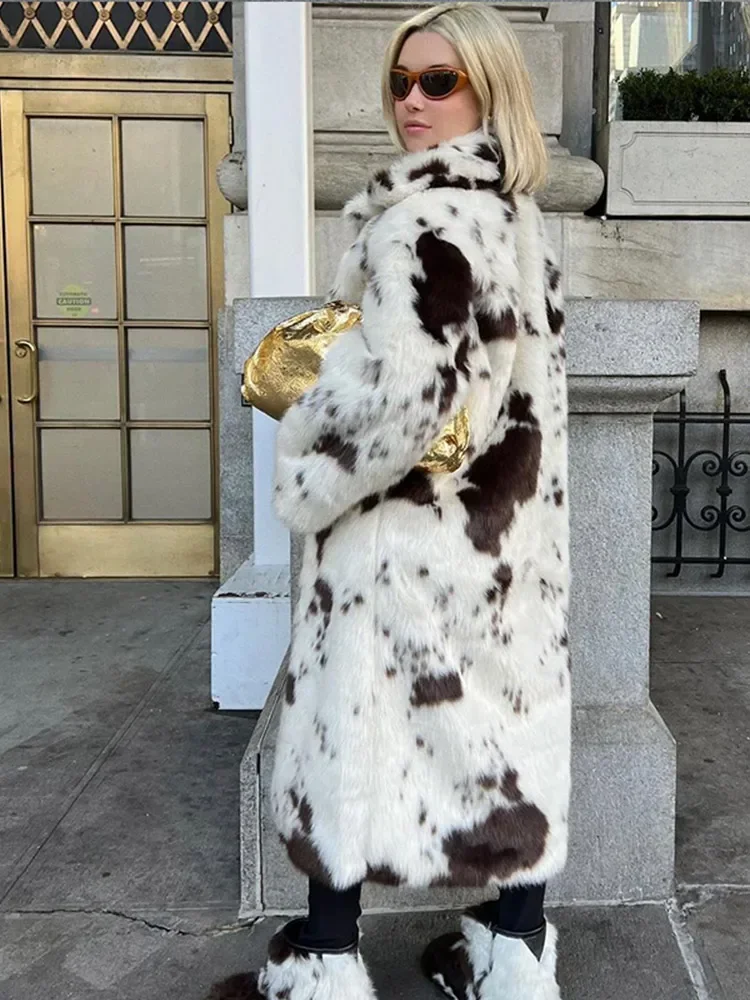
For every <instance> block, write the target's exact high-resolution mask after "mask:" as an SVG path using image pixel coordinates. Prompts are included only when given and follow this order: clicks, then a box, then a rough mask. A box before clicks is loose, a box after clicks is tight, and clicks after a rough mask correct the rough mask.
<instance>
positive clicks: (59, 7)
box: [0, 2, 232, 55]
mask: <svg viewBox="0 0 750 1000" xmlns="http://www.w3.org/2000/svg"><path fill="white" fill-rule="evenodd" d="M0 48H4V49H23V50H27V51H28V50H43V49H54V50H55V51H58V52H82V51H88V52H118V51H127V52H165V53H172V54H177V55H186V54H190V53H200V54H202V55H228V54H230V53H231V51H232V5H231V3H196V2H191V3H153V2H149V3H123V2H118V3H114V2H110V3H2V2H0Z"/></svg>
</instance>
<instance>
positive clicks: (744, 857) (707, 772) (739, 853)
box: [651, 597, 750, 885]
mask: <svg viewBox="0 0 750 1000" xmlns="http://www.w3.org/2000/svg"><path fill="white" fill-rule="evenodd" d="M658 615H661V616H662V617H661V618H659V617H658ZM680 623H681V627H682V635H681V636H680V631H681V629H680ZM709 635H710V636H713V642H714V644H713V645H711V644H710V643H709V640H708V638H707V637H708V636H709ZM691 637H692V638H694V639H695V642H696V644H697V650H698V652H696V649H695V648H693V647H692V646H691V644H690V643H691ZM652 638H653V642H652V645H653V647H654V649H655V650H658V651H659V652H660V654H661V656H663V657H664V658H663V659H662V658H655V659H653V660H652V663H651V694H652V699H653V701H654V704H655V705H656V707H657V709H658V710H659V712H661V714H662V716H663V718H664V721H665V722H666V723H667V726H668V727H669V729H670V730H671V732H672V734H673V736H674V737H675V739H676V741H677V841H676V851H677V857H676V876H677V881H678V883H688V884H705V883H732V884H735V883H739V884H745V885H747V884H750V781H748V775H749V774H750V724H749V723H748V719H750V653H745V652H743V648H744V644H745V643H747V645H748V647H749V648H750V600H746V599H741V598H718V597H716V598H704V599H700V598H692V599H687V598H659V599H656V600H655V601H654V616H653V626H652ZM672 641H674V642H675V643H676V645H677V652H672V651H670V643H671V642H672ZM704 650H706V651H708V650H710V653H711V655H708V654H707V655H706V656H705V657H703V658H701V656H700V655H699V653H700V652H702V651H704Z"/></svg>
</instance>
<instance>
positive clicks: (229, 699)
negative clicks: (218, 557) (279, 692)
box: [211, 560, 291, 709]
mask: <svg viewBox="0 0 750 1000" xmlns="http://www.w3.org/2000/svg"><path fill="white" fill-rule="evenodd" d="M290 632H291V615H290V608H289V567H288V566H254V565H253V564H252V561H251V560H248V561H247V562H245V563H243V564H242V566H240V568H239V569H238V570H237V572H236V573H234V575H233V576H231V577H230V578H229V579H228V580H227V581H226V583H224V584H223V585H222V586H221V587H220V588H219V589H218V590H217V591H216V593H215V594H214V596H213V599H212V601H211V698H212V699H213V701H214V702H215V703H216V704H217V705H218V707H219V708H220V709H261V708H263V706H264V704H265V702H266V698H267V697H268V693H269V691H270V690H271V686H272V685H273V682H274V678H275V677H276V675H277V673H278V671H279V664H280V663H281V662H282V660H283V658H284V653H285V652H286V649H287V647H288V645H289V638H290Z"/></svg>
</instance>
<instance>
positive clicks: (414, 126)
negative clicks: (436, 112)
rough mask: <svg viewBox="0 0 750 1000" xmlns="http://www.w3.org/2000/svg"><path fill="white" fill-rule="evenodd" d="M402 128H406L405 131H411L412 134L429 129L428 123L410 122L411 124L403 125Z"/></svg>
mask: <svg viewBox="0 0 750 1000" xmlns="http://www.w3.org/2000/svg"><path fill="white" fill-rule="evenodd" d="M404 128H405V129H406V131H407V132H410V133H412V134H414V135H419V134H421V133H422V132H427V131H428V130H429V128H430V126H429V125H417V124H416V123H412V124H411V125H405V126H404Z"/></svg>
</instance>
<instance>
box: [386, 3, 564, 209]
mask: <svg viewBox="0 0 750 1000" xmlns="http://www.w3.org/2000/svg"><path fill="white" fill-rule="evenodd" d="M417 31H433V32H435V34H437V35H441V36H442V37H443V38H444V39H445V40H446V41H448V42H450V43H451V45H452V46H453V48H454V49H455V50H456V52H457V53H458V56H459V59H460V60H461V62H462V63H463V66H462V67H460V66H459V67H457V68H458V69H460V68H463V69H465V70H466V72H467V74H468V76H469V83H470V84H471V86H472V88H473V90H474V93H475V94H476V96H477V100H478V102H479V108H480V112H481V115H482V128H483V130H484V132H485V133H486V134H490V133H491V132H494V133H495V135H497V137H498V139H499V140H500V145H501V147H502V151H503V155H504V157H505V178H504V181H503V191H506V192H508V191H519V192H524V193H528V194H531V193H533V192H534V191H537V190H539V188H542V187H544V186H545V184H546V183H547V174H548V170H549V153H548V151H547V146H546V143H545V141H544V136H543V135H542V133H541V130H540V128H539V124H538V122H537V118H536V114H535V110H534V99H533V95H532V89H531V78H530V76H529V71H528V68H527V66H526V61H525V60H524V57H523V53H522V51H521V47H520V45H519V44H518V38H517V37H516V34H515V32H514V31H513V28H512V27H511V25H510V22H509V21H508V19H507V18H506V17H505V16H504V15H503V14H501V13H500V11H498V10H496V9H495V8H493V7H492V6H491V5H490V4H488V3H442V4H438V5H437V6H435V7H429V8H428V9H427V10H422V11H420V12H419V13H418V14H415V15H414V17H411V18H409V20H408V21H405V22H404V24H402V25H401V26H400V27H399V28H397V29H396V31H395V32H394V34H393V37H392V38H391V41H390V44H389V46H388V50H387V52H386V54H385V61H384V63H383V78H382V85H381V89H382V99H383V114H384V116H385V120H386V124H387V125H388V132H389V134H390V136H391V138H392V139H393V141H394V142H395V143H396V145H397V146H398V147H399V148H400V149H402V150H403V149H405V146H404V144H403V140H402V139H401V136H400V135H399V133H398V128H397V126H396V116H395V111H394V103H395V102H394V99H393V95H392V94H391V88H390V84H389V76H390V72H391V69H392V68H393V67H394V66H395V65H396V63H397V62H398V58H399V56H400V54H401V49H402V48H403V45H404V42H405V41H406V39H407V38H408V37H409V36H410V35H413V34H414V33H415V32H417Z"/></svg>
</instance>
